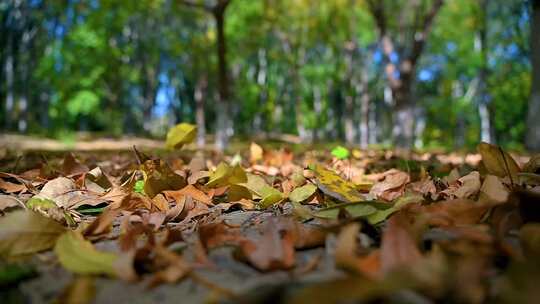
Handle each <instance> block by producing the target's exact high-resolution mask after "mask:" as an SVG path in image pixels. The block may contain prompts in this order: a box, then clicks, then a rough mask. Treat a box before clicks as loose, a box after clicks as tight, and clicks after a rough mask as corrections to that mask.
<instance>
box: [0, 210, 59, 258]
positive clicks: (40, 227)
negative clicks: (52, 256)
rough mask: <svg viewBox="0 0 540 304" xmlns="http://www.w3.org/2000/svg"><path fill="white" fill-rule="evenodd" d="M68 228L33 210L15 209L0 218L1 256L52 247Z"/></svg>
mask: <svg viewBox="0 0 540 304" xmlns="http://www.w3.org/2000/svg"><path fill="white" fill-rule="evenodd" d="M65 231H66V229H65V228H64V227H63V226H62V225H60V224H59V223H58V222H56V221H54V220H52V219H49V218H46V217H44V216H41V215H39V214H38V213H35V212H33V211H22V210H20V211H14V212H11V213H8V214H7V215H6V216H4V217H1V218H0V256H1V257H3V258H6V259H10V258H15V257H19V256H23V255H28V254H32V253H35V252H39V251H43V250H47V249H49V248H52V247H53V246H54V244H55V242H56V239H58V237H59V236H60V235H61V234H62V233H64V232H65Z"/></svg>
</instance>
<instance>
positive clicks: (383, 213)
mask: <svg viewBox="0 0 540 304" xmlns="http://www.w3.org/2000/svg"><path fill="white" fill-rule="evenodd" d="M423 200H424V198H423V197H422V195H420V194H409V195H404V196H402V197H400V198H398V199H397V201H396V203H395V204H394V205H393V206H391V207H390V208H386V209H381V208H377V209H378V210H377V212H375V213H373V214H370V215H368V216H367V221H368V222H369V223H370V224H372V225H375V224H378V223H380V222H382V221H384V220H386V219H387V218H388V217H389V216H390V215H392V214H393V213H394V212H396V211H398V210H399V209H401V208H402V207H403V206H405V205H407V204H410V203H417V202H421V201H423ZM382 204H386V205H388V204H387V203H382Z"/></svg>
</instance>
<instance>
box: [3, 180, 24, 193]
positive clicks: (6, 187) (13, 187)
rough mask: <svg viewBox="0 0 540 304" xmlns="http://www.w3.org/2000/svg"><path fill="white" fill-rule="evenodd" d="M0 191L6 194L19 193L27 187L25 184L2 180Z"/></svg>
mask: <svg viewBox="0 0 540 304" xmlns="http://www.w3.org/2000/svg"><path fill="white" fill-rule="evenodd" d="M0 190H2V191H4V192H6V193H18V192H23V191H25V190H26V186H25V185H24V184H15V183H12V182H8V181H5V180H3V179H1V178H0Z"/></svg>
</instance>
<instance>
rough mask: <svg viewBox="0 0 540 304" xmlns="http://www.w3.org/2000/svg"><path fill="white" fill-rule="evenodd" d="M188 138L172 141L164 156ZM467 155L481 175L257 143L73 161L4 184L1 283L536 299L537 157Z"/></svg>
mask: <svg viewBox="0 0 540 304" xmlns="http://www.w3.org/2000/svg"><path fill="white" fill-rule="evenodd" d="M195 132H196V130H195V128H194V127H192V126H190V125H187V124H182V125H180V126H178V127H176V128H174V129H172V130H171V132H170V133H169V135H168V137H167V147H168V148H169V149H177V150H179V149H181V148H182V147H183V146H184V145H186V144H188V143H189V142H190V141H192V140H193V139H194V134H195ZM478 151H479V154H480V155H481V158H482V163H481V164H480V165H479V166H477V164H473V165H470V164H464V163H458V164H456V163H453V162H448V163H444V162H443V161H441V159H444V157H438V156H432V157H429V158H426V157H425V155H419V154H418V155H417V154H412V155H409V156H408V158H402V157H401V156H400V155H398V154H395V153H394V152H392V151H359V150H355V149H353V150H352V151H349V150H348V149H346V148H344V147H338V148H336V149H334V150H332V151H315V150H308V151H305V152H303V153H296V154H295V153H292V152H291V151H289V150H287V149H278V150H272V149H265V148H264V147H263V146H260V145H258V144H257V143H251V145H250V146H249V148H248V149H246V151H242V153H241V154H237V155H236V156H235V157H234V158H230V157H228V156H222V155H218V154H211V153H210V154H208V153H200V152H193V151H187V150H183V151H180V152H181V153H180V154H178V153H177V152H175V153H168V154H165V155H164V157H163V158H156V157H151V156H147V155H146V154H143V153H141V152H139V151H137V150H135V154H136V156H135V157H133V156H124V159H123V160H122V163H123V165H122V166H121V167H118V166H116V165H115V164H114V163H111V162H107V160H105V159H103V160H101V162H95V161H92V162H88V163H86V164H85V161H84V158H82V159H83V160H81V159H79V158H80V156H77V155H73V154H71V153H69V154H67V155H66V156H65V158H64V159H63V160H62V161H61V162H60V163H59V164H58V165H57V166H55V165H54V164H50V163H47V164H44V165H42V166H41V167H40V168H37V169H38V170H36V169H33V170H30V171H27V172H6V173H1V174H0V191H1V192H2V193H0V195H1V196H0V203H1V204H0V206H1V210H0V212H1V215H2V216H1V217H0V256H1V259H2V260H1V266H2V267H1V268H0V275H1V276H2V277H9V278H15V279H9V280H10V281H9V282H11V283H10V284H13V280H15V284H18V283H20V282H19V281H20V280H29V278H28V275H26V274H25V275H21V276H19V275H17V272H14V271H15V270H17V269H19V268H18V267H19V266H13V265H23V266H24V265H34V266H37V267H38V268H39V269H41V270H40V271H38V272H37V273H33V272H32V273H33V274H32V276H37V277H38V278H39V276H46V275H47V271H48V270H43V268H42V267H41V266H40V265H42V264H43V258H44V257H45V256H47V261H48V263H49V264H50V265H49V267H53V268H56V269H59V268H62V269H64V270H65V271H67V272H69V273H73V274H74V279H73V281H72V282H71V283H70V284H67V285H66V286H65V288H64V289H63V290H57V291H56V294H55V298H56V300H57V301H68V302H70V301H79V302H84V303H86V302H91V301H93V300H94V299H95V298H96V297H99V294H100V287H99V286H101V288H103V285H99V284H98V283H99V282H101V281H103V280H105V282H107V284H112V283H113V282H125V283H122V284H130V285H135V286H141V287H143V288H142V289H141V290H142V291H141V293H152V292H153V291H152V289H153V288H156V287H158V286H163V285H165V286H171V285H174V284H180V285H182V284H186V283H184V282H187V281H191V282H193V284H196V285H197V286H200V288H201V289H203V290H207V291H209V292H210V293H209V296H208V297H204V296H203V297H202V298H199V299H200V300H203V299H205V300H211V301H214V302H228V303H258V302H268V301H272V302H273V303H306V302H317V303H335V302H340V301H373V300H382V301H384V302H387V301H389V302H393V301H407V299H412V298H414V299H417V300H419V301H423V302H426V301H427V302H440V301H445V302H459V303H482V302H490V301H498V302H502V303H506V302H512V299H514V298H519V299H526V298H527V296H530V297H534V295H535V294H536V292H537V291H536V290H535V288H534V287H532V285H531V284H523V285H516V284H518V283H517V282H520V281H521V282H529V280H537V278H539V277H540V268H539V267H538V260H539V259H538V258H539V257H540V249H539V248H540V238H539V237H538V234H539V233H540V228H539V224H538V222H539V220H538V219H539V218H540V208H539V207H538V204H540V191H539V190H538V189H539V188H538V187H539V183H538V181H539V180H540V176H539V175H538V173H539V172H538V168H539V167H540V166H539V165H538V163H539V162H538V159H539V158H538V157H537V156H533V157H531V160H530V161H529V162H528V163H527V164H524V165H520V164H519V163H518V162H516V161H515V160H514V158H513V157H512V155H510V154H509V153H508V152H506V151H504V150H502V149H501V148H500V147H497V146H494V145H489V144H485V143H482V144H480V145H479V147H478ZM436 159H438V160H436ZM117 161H118V159H117ZM404 162H405V163H406V164H407V165H406V166H405V167H404V166H403V165H402V164H403V163H404ZM100 164H101V165H100ZM411 164H412V166H411ZM44 168H45V169H44ZM118 168H121V169H118ZM502 261H503V262H502ZM14 263H17V264H14ZM21 263H22V264H21ZM24 267H27V266H24ZM32 267H33V266H32ZM40 267H41V268H40ZM10 271H11V272H10ZM49 271H50V270H49ZM25 273H26V272H25ZM247 273H249V275H248V276H247V277H246V274H247ZM283 274H287V275H286V276H283ZM220 276H225V277H227V278H229V279H219V278H220ZM31 280H38V279H36V278H34V279H30V281H31ZM246 280H249V284H247V282H248V281H246ZM241 282H244V283H241ZM98 285H99V286H98ZM516 286H518V287H516ZM516 288H520V293H519V294H517V295H516V291H515V290H516Z"/></svg>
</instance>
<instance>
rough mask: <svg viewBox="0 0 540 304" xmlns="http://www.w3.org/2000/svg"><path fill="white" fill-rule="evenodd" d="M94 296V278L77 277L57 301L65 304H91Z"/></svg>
mask: <svg viewBox="0 0 540 304" xmlns="http://www.w3.org/2000/svg"><path fill="white" fill-rule="evenodd" d="M95 296H96V285H95V278H94V277H91V276H77V277H75V278H74V279H73V281H72V282H71V283H70V284H69V285H68V286H67V287H66V288H65V289H64V291H62V294H61V295H60V296H59V298H58V299H57V301H58V302H59V303H65V304H86V303H92V301H93V300H94V298H95Z"/></svg>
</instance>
